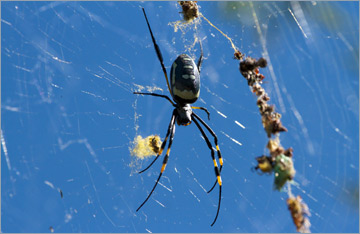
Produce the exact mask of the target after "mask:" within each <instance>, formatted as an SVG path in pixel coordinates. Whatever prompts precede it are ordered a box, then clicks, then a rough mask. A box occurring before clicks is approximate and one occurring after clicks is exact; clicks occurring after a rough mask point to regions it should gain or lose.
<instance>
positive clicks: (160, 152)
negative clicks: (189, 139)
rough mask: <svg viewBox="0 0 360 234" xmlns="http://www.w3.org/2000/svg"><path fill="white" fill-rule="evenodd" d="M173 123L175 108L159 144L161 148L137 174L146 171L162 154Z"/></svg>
mask: <svg viewBox="0 0 360 234" xmlns="http://www.w3.org/2000/svg"><path fill="white" fill-rule="evenodd" d="M174 123H175V110H174V111H173V114H172V116H171V120H170V123H169V127H168V129H167V133H166V136H165V139H164V141H163V143H162V144H161V148H160V151H159V153H158V154H157V155H156V158H155V159H154V160H153V161H152V162H151V163H150V164H149V166H147V167H146V168H145V169H144V170H142V171H140V172H139V174H141V173H143V172H144V171H146V170H147V169H149V168H150V167H151V166H152V165H153V164H154V163H155V162H156V160H157V159H158V158H159V156H160V155H161V154H162V152H163V150H164V148H165V145H166V142H167V139H168V137H169V134H170V131H171V130H172V127H173V126H174Z"/></svg>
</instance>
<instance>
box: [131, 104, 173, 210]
mask: <svg viewBox="0 0 360 234" xmlns="http://www.w3.org/2000/svg"><path fill="white" fill-rule="evenodd" d="M175 111H176V109H175V110H174V115H175V119H174V124H173V125H172V129H171V133H170V139H169V146H168V149H167V151H166V155H165V157H164V160H163V164H162V167H161V171H160V174H159V177H158V178H157V180H156V183H155V185H154V187H153V188H152V190H151V192H150V193H149V195H148V196H147V198H146V199H145V201H144V202H143V203H142V204H141V205H140V206H139V208H137V210H136V211H139V210H140V208H141V207H142V206H143V205H144V204H145V203H146V202H147V201H148V200H149V198H150V196H151V194H152V193H153V192H154V190H155V188H156V186H157V185H158V183H159V180H160V178H161V176H162V174H163V172H164V171H165V167H166V164H167V162H168V160H169V154H170V149H171V145H172V142H173V139H174V133H175V120H176V119H177V114H175Z"/></svg>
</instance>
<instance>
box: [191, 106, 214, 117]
mask: <svg viewBox="0 0 360 234" xmlns="http://www.w3.org/2000/svg"><path fill="white" fill-rule="evenodd" d="M191 108H192V109H199V110H203V111H205V112H206V114H207V115H208V120H210V112H209V111H208V110H207V109H206V108H205V107H198V106H191Z"/></svg>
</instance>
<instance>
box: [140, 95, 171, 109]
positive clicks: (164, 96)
mask: <svg viewBox="0 0 360 234" xmlns="http://www.w3.org/2000/svg"><path fill="white" fill-rule="evenodd" d="M133 94H142V95H150V96H155V97H162V98H165V99H167V100H168V101H169V102H171V104H172V105H173V106H174V107H176V106H175V104H174V102H173V101H171V99H170V98H169V97H168V96H166V95H162V94H157V93H140V92H134V93H133Z"/></svg>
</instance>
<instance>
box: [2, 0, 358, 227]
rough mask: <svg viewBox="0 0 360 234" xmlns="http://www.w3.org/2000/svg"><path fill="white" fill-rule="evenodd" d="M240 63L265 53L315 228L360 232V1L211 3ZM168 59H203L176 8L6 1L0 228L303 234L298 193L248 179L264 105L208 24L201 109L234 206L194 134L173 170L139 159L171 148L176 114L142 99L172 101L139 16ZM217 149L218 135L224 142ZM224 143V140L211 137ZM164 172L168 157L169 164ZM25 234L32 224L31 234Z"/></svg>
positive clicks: (269, 84) (191, 131) (174, 152)
mask: <svg viewBox="0 0 360 234" xmlns="http://www.w3.org/2000/svg"><path fill="white" fill-rule="evenodd" d="M199 5H200V7H201V8H200V11H201V12H202V13H203V14H204V15H205V16H206V17H207V18H208V19H209V20H211V22H212V23H214V24H215V25H216V26H217V27H219V28H220V29H221V30H222V31H224V32H225V33H226V34H227V35H228V36H230V37H231V38H232V39H233V41H234V43H235V44H236V45H237V46H238V47H239V49H240V51H241V52H243V53H245V54H246V55H247V56H252V57H255V58H259V57H266V58H267V59H268V62H269V66H268V67H267V68H266V69H263V70H262V73H263V74H264V75H265V76H266V78H265V80H264V81H265V83H264V88H265V89H266V90H267V92H268V93H269V96H270V97H271V101H270V103H272V104H275V106H276V108H277V111H278V112H279V113H281V114H282V122H283V124H284V125H285V126H286V127H287V129H288V132H287V133H282V134H281V135H280V139H281V143H282V145H283V146H284V147H286V148H287V147H293V148H294V164H295V169H296V172H297V173H296V176H295V182H296V185H295V186H292V192H293V193H294V194H298V195H300V196H301V197H302V198H303V200H304V201H305V202H306V203H307V204H308V206H309V208H310V212H311V213H312V216H311V218H310V220H311V223H312V226H311V230H312V231H313V232H358V231H359V228H358V227H359V209H358V205H359V203H358V200H359V195H358V193H359V192H358V191H359V185H358V184H359V180H358V178H359V176H358V175H359V158H358V156H359V79H358V77H359V67H358V63H359V56H358V55H359V43H358V42H359V31H358V29H359V24H358V22H359V15H358V12H359V4H358V2H342V3H340V2H331V3H330V2H300V3H289V2H265V3H264V2H261V3H260V2H254V3H253V4H252V6H251V5H249V3H245V2H238V3H235V2H200V3H199ZM141 7H144V8H145V9H146V11H147V14H148V18H149V21H150V24H151V26H152V29H153V32H154V34H155V37H156V39H157V42H158V44H159V46H160V48H161V51H162V53H163V57H164V63H165V66H166V68H167V70H168V72H169V71H170V66H171V63H172V62H173V61H174V60H175V58H176V57H177V56H178V55H179V54H181V53H184V52H186V53H190V55H191V56H193V57H194V58H195V57H196V58H198V56H199V53H200V52H199V46H198V44H194V46H192V45H193V43H194V33H195V32H194V31H193V30H192V28H191V26H189V27H188V28H186V29H185V33H183V32H181V31H178V32H174V28H173V27H172V26H170V25H169V23H170V22H175V21H178V20H180V17H181V16H180V15H179V14H178V12H179V11H181V9H180V8H179V6H178V4H177V3H176V2H144V3H139V2H127V3H125V2H2V3H1V28H2V38H1V56H2V64H1V68H2V73H1V77H2V96H1V111H2V114H1V120H2V125H1V130H2V132H1V148H2V150H1V153H2V157H1V172H2V174H1V191H2V193H1V214H2V218H1V224H2V225H1V231H2V232H49V231H54V232H294V231H295V230H296V229H295V227H294V225H293V223H292V220H291V216H290V213H289V211H288V210H287V207H286V199H287V194H286V193H285V192H278V191H273V189H272V183H273V176H266V175H263V176H259V175H258V174H256V173H254V172H252V171H251V170H250V169H251V167H254V166H255V165H256V161H255V159H254V158H255V157H256V156H260V155H261V154H267V153H268V152H267V149H266V147H265V145H266V143H267V138H266V134H265V131H264V130H263V127H262V124H261V119H260V115H259V113H258V109H257V107H256V104H255V103H256V98H255V95H254V94H252V93H251V92H250V90H249V88H248V86H247V82H246V80H245V79H244V78H243V77H242V76H241V74H240V72H239V70H238V61H237V60H234V59H232V54H233V51H232V49H231V46H230V43H229V42H228V41H227V40H226V39H225V38H224V37H222V36H221V35H220V34H219V33H218V32H217V31H216V30H215V29H214V28H212V27H210V26H209V25H208V24H207V23H206V22H205V21H201V23H200V24H199V28H198V34H197V35H198V38H200V39H201V40H202V43H203V48H204V55H205V60H204V62H203V67H202V72H201V74H202V77H201V82H202V83H201V94H200V99H199V100H198V102H197V103H195V105H196V106H204V107H206V108H207V109H208V110H209V111H210V112H211V120H210V121H208V120H207V119H206V114H205V113H203V112H202V111H196V112H197V113H198V114H199V115H200V116H201V117H202V118H203V119H204V120H205V121H206V122H207V123H209V125H210V127H211V128H212V129H213V130H214V131H215V132H216V134H217V135H218V137H219V146H220V149H221V151H222V155H223V157H224V168H223V172H222V174H221V176H222V179H223V195H222V204H221V210H220V215H219V218H218V221H217V223H216V224H215V225H214V227H210V224H211V222H212V220H213V218H214V216H215V213H216V208H217V199H218V197H217V196H218V188H215V189H214V191H213V192H212V193H210V194H207V193H206V191H207V190H208V189H209V188H210V187H211V186H212V184H213V182H214V181H215V176H214V171H213V163H212V160H211V157H210V152H209V150H208V148H207V146H206V144H205V141H204V139H202V137H201V134H200V132H199V131H198V130H197V128H196V126H195V125H194V124H191V125H189V126H187V127H179V126H177V127H176V133H175V137H174V142H173V146H172V148H171V154H170V158H169V163H168V166H167V168H166V171H165V173H164V175H163V177H162V179H161V181H160V183H159V186H158V187H157V189H156V190H155V192H154V193H153V195H152V197H151V198H150V199H149V201H148V202H147V203H146V204H145V206H144V207H142V208H141V210H140V211H139V212H135V210H136V209H137V207H138V206H139V205H140V204H141V202H143V201H144V199H145V198H146V196H147V194H148V192H150V190H151V188H152V186H153V184H154V183H155V180H156V178H157V175H158V173H159V171H160V167H161V162H157V163H156V164H155V165H154V166H153V167H152V168H151V169H149V170H148V171H146V172H145V173H143V174H141V175H138V174H137V173H135V172H136V171H139V170H140V169H141V168H144V167H145V166H146V165H147V164H148V163H149V162H150V160H145V161H141V160H136V159H135V158H134V157H131V156H130V151H129V148H131V147H132V141H133V140H134V138H135V137H136V136H137V135H141V136H143V137H146V136H149V135H152V134H158V135H160V136H161V137H162V138H163V137H164V135H165V133H166V129H167V126H168V123H169V121H170V117H171V113H172V106H171V105H169V103H168V102H167V101H166V100H165V99H164V100H163V99H160V98H156V97H149V96H135V95H133V94H132V92H133V91H136V90H139V88H140V87H144V88H143V91H146V90H155V91H154V92H157V93H160V94H166V95H168V94H169V93H168V91H167V87H166V82H165V79H164V76H163V74H162V71H161V67H160V64H159V62H158V60H157V58H156V55H155V52H154V48H153V45H152V43H151V39H150V35H149V32H148V29H147V26H146V23H145V19H144V17H143V15H142V12H141ZM208 135H209V138H210V139H211V136H210V134H208ZM211 140H212V139H211ZM159 161H160V160H159ZM19 224H20V225H19Z"/></svg>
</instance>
